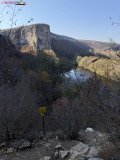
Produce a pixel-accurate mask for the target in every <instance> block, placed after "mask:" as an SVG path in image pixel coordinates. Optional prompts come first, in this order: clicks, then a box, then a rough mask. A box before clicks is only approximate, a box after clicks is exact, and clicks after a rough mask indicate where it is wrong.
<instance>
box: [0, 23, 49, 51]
mask: <svg viewBox="0 0 120 160" xmlns="http://www.w3.org/2000/svg"><path fill="white" fill-rule="evenodd" d="M9 32H10V29H5V30H1V31H0V34H1V35H3V36H7V35H8V33H9ZM12 35H13V36H12ZM10 36H11V42H12V43H13V44H14V45H15V46H16V48H17V49H18V50H20V49H22V48H23V47H24V46H25V47H24V48H26V49H27V50H28V51H29V50H30V51H31V50H32V51H34V52H37V51H39V50H50V49H51V39H50V26H49V25H47V24H42V23H38V24H33V25H29V26H25V27H23V28H21V30H20V29H19V28H12V29H11V34H10ZM24 48H23V49H22V51H24Z"/></svg>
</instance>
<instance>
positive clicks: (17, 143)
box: [10, 139, 25, 149]
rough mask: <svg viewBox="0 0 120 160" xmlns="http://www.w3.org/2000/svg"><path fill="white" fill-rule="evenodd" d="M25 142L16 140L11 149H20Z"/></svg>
mask: <svg viewBox="0 0 120 160" xmlns="http://www.w3.org/2000/svg"><path fill="white" fill-rule="evenodd" d="M24 141H25V140H24V139H22V140H15V141H14V142H13V143H11V144H10V147H13V148H15V149H18V148H19V146H20V145H21V144H22V143H23V142H24Z"/></svg>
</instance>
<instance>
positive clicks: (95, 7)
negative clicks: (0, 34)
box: [0, 0, 120, 43]
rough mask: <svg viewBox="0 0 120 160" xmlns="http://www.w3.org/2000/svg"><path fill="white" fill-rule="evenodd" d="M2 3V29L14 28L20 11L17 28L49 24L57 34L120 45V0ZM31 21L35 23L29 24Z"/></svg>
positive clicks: (59, 0)
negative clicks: (18, 4)
mask: <svg viewBox="0 0 120 160" xmlns="http://www.w3.org/2000/svg"><path fill="white" fill-rule="evenodd" d="M1 2H2V0H1ZM1 2H0V21H2V22H1V23H0V29H7V28H10V27H11V24H12V22H11V21H10V19H11V18H12V17H14V16H13V15H14V13H15V12H17V14H16V16H15V17H14V18H13V23H14V22H15V21H16V20H17V21H16V25H13V26H12V27H13V28H14V27H16V26H21V25H31V24H36V23H45V24H49V25H50V31H51V32H53V33H55V34H59V35H65V36H68V37H72V38H75V39H83V40H95V41H103V42H110V40H109V39H113V40H114V41H115V42H116V43H120V25H117V24H113V25H112V22H115V23H120V0H34V1H33V0H23V2H26V3H27V4H26V5H24V6H17V5H14V4H4V3H2V4H1ZM7 5H9V6H10V7H8V6H7ZM19 9H20V11H19ZM7 12H8V13H7ZM110 17H111V20H110ZM31 18H33V20H34V21H31V22H30V23H27V22H28V21H29V20H30V19H31Z"/></svg>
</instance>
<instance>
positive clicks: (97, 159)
mask: <svg viewBox="0 0 120 160" xmlns="http://www.w3.org/2000/svg"><path fill="white" fill-rule="evenodd" d="M88 160H103V159H101V158H89V159H88Z"/></svg>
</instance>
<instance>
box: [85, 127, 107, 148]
mask: <svg viewBox="0 0 120 160" xmlns="http://www.w3.org/2000/svg"><path fill="white" fill-rule="evenodd" d="M90 130H91V129H87V130H86V131H85V134H84V143H87V144H89V145H90V146H101V145H103V144H105V143H106V142H107V141H108V139H109V136H108V135H107V134H105V133H100V132H98V131H92V130H91V131H92V132H91V131H90Z"/></svg>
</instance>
